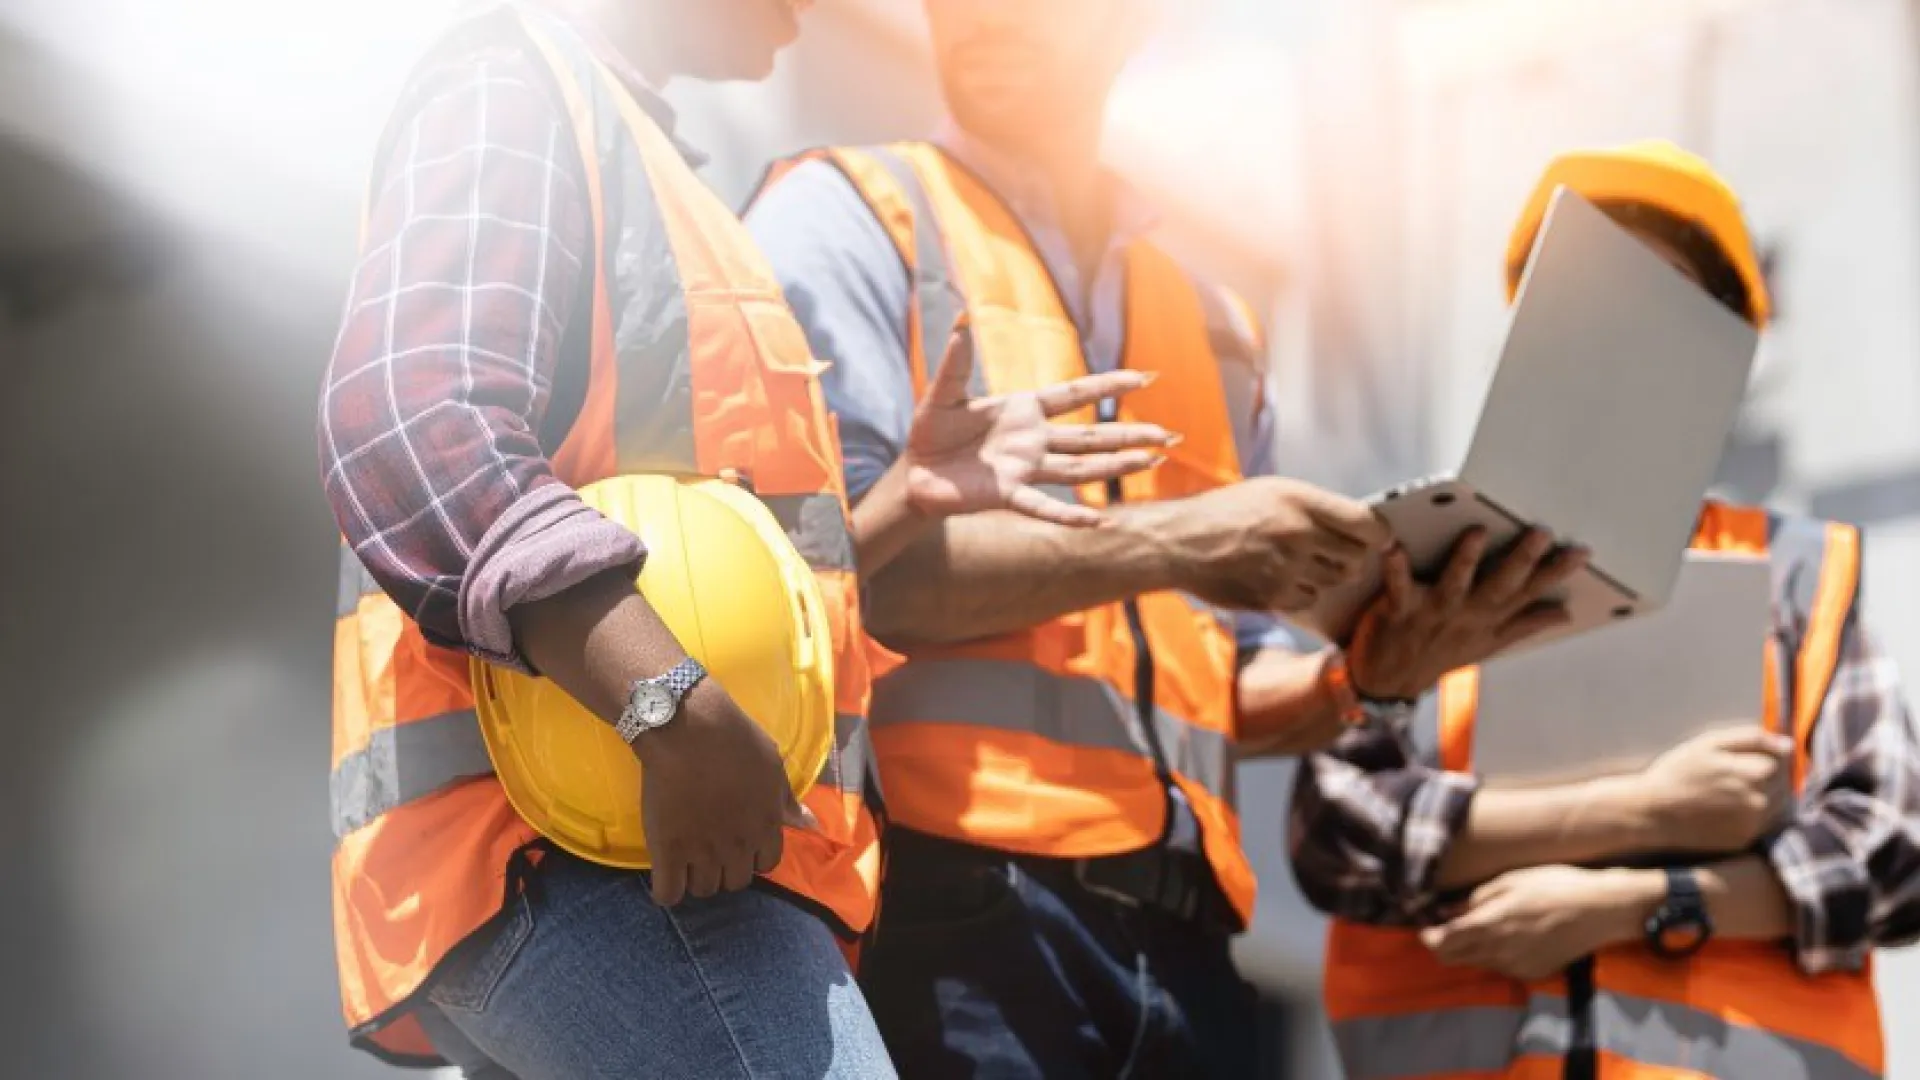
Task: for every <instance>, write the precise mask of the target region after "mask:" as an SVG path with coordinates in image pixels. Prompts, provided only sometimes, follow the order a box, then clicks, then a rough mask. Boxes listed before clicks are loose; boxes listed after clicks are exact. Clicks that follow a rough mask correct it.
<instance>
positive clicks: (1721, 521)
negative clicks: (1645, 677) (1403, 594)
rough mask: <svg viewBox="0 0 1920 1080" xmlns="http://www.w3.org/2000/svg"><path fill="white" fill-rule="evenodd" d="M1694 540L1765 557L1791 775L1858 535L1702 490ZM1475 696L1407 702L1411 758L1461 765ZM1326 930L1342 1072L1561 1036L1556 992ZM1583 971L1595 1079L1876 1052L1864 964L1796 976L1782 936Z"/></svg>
mask: <svg viewBox="0 0 1920 1080" xmlns="http://www.w3.org/2000/svg"><path fill="white" fill-rule="evenodd" d="M1694 547H1695V548H1696V549H1698V550H1706V551H1738V552H1746V553H1751V554H1763V555H1765V556H1767V557H1768V559H1769V561H1770V562H1771V564H1772V567H1773V592H1774V598H1775V599H1774V607H1775V614H1776V620H1775V621H1776V627H1775V631H1774V635H1773V637H1774V640H1773V642H1771V643H1770V644H1769V646H1768V647H1769V652H1770V653H1777V654H1778V655H1777V656H1775V655H1770V656H1769V658H1768V664H1767V670H1768V680H1769V684H1770V685H1769V686H1768V688H1767V696H1766V700H1767V702H1768V708H1767V711H1768V715H1767V716H1766V717H1765V722H1766V723H1767V724H1768V726H1769V727H1771V728H1772V729H1773V730H1777V731H1783V732H1789V733H1791V734H1792V735H1793V738H1794V742H1795V752H1794V767H1793V773H1794V789H1795V790H1796V791H1798V790H1799V788H1800V785H1801V784H1802V782H1803V781H1804V778H1805V776H1806V771H1807V756H1808V752H1809V746H1810V743H1811V738H1812V732H1813V724H1814V722H1815V721H1816V720H1817V719H1818V716H1819V712H1820V708H1821V704H1822V702H1823V701H1824V700H1825V697H1826V692H1827V688H1828V685H1829V684H1830V683H1831V681H1832V678H1833V673H1834V667H1835V664H1836V662H1837V657H1838V652H1839V639H1840V634H1841V631H1842V630H1843V628H1844V627H1845V625H1846V624H1847V622H1848V620H1849V619H1850V618H1851V612H1852V610H1853V607H1854V605H1855V603H1856V602H1857V599H1858V597H1857V594H1858V575H1859V559H1860V545H1859V534H1858V533H1857V532H1856V531H1855V530H1853V529H1852V528H1850V527H1848V526H1844V525H1834V524H1828V523H1824V522H1817V521H1807V520H1800V519H1792V518H1780V517H1775V516H1772V515H1768V514H1766V513H1765V512H1763V511H1759V510H1750V509H1744V508H1739V507H1730V506H1724V505H1720V504H1715V503H1709V504H1708V505H1707V506H1706V508H1705V509H1704V510H1703V512H1702V514H1701V520H1700V524H1699V528H1698V530H1697V531H1696V534H1695V537H1694ZM1476 695H1477V672H1475V671H1474V670H1473V669H1467V670H1465V671H1461V672H1455V673H1454V674H1452V675H1449V676H1448V677H1447V678H1446V679H1445V680H1443V681H1442V684H1441V687H1440V692H1439V693H1438V694H1430V695H1428V696H1427V697H1426V698H1425V699H1424V700H1423V701H1422V702H1421V707H1420V709H1419V710H1418V711H1417V712H1416V714H1415V718H1414V720H1413V722H1412V726H1411V730H1410V731H1409V732H1408V733H1407V738H1408V741H1409V750H1410V752H1411V754H1412V755H1413V757H1414V759H1415V760H1417V761H1418V762H1420V763H1421V764H1422V765H1423V766H1425V767H1428V768H1442V769H1447V770H1450V771H1455V772H1466V771H1471V768H1472V760H1471V750H1472V705H1473V701H1474V700H1475V697H1476ZM1331 935H1332V936H1331V938H1330V940H1329V942H1328V965H1327V969H1326V1006H1327V1011H1328V1015H1329V1017H1330V1019H1331V1021H1332V1026H1333V1030H1334V1035H1335V1041H1336V1043H1337V1045H1338V1047H1339V1049H1340V1055H1341V1061H1342V1064H1343V1066H1344V1067H1345V1069H1346V1071H1347V1074H1348V1075H1349V1076H1350V1077H1353V1078H1354V1080H1368V1078H1386V1077H1395V1078H1413V1077H1419V1078H1426V1080H1439V1078H1455V1077H1466V1076H1473V1077H1483V1076H1493V1075H1505V1076H1520V1075H1524V1076H1532V1075H1535V1073H1534V1072H1533V1071H1530V1070H1527V1069H1524V1068H1523V1069H1519V1070H1518V1071H1515V1070H1514V1067H1515V1065H1516V1063H1517V1062H1520V1061H1521V1060H1522V1059H1523V1058H1530V1057H1533V1058H1557V1057H1560V1056H1564V1055H1565V1054H1566V1053H1567V1052H1568V1051H1569V1049H1570V1046H1571V1044H1570V1021H1569V1020H1568V1017H1567V1015H1566V1001H1565V998H1563V997H1560V996H1558V995H1556V994H1550V993H1539V992H1534V993H1531V994H1529V992H1528V990H1527V988H1526V987H1523V986H1521V985H1520V984H1518V983H1514V982H1511V981H1508V980H1505V979H1501V978H1499V977H1498V976H1494V975H1491V974H1488V973H1484V972H1461V971H1459V970H1457V969H1447V968H1442V967H1440V966H1439V965H1438V963H1437V962H1436V961H1435V960H1434V959H1433V958H1432V956H1431V954H1430V953H1429V952H1428V951H1427V950H1426V949H1425V947H1424V946H1422V945H1421V944H1420V942H1419V939H1418V938H1417V937H1416V936H1415V935H1414V934H1413V933H1412V932H1411V931H1408V930H1401V929H1392V928H1380V927H1361V926H1357V925H1355V924H1351V923H1346V922H1342V921H1340V920H1335V922H1334V924H1333V927H1332V929H1331ZM1555 985H1557V984H1555ZM1595 988H1596V992H1595V995H1594V1005H1593V1013H1592V1016H1591V1019H1592V1023H1593V1032H1594V1041H1595V1044H1596V1047H1597V1050H1598V1053H1599V1059H1598V1061H1599V1070H1600V1072H1599V1075H1600V1078H1601V1080H1607V1078H1608V1077H1610V1076H1615V1075H1618V1076H1621V1077H1623V1078H1624V1077H1628V1076H1631V1077H1633V1078H1635V1080H1640V1078H1646V1077H1666V1076H1672V1077H1674V1078H1675V1080H1683V1078H1684V1080H1697V1078H1700V1077H1711V1078H1714V1080H1747V1078H1749V1077H1768V1078H1773V1077H1782V1078H1800V1077H1804V1078H1808V1080H1827V1078H1834V1080H1856V1078H1858V1080H1867V1078H1872V1077H1876V1076H1878V1075H1879V1074H1880V1070H1881V1068H1882V1067H1883V1066H1882V1047H1881V1036H1880V1030H1879V1024H1880V1020H1879V1012H1878V1006H1877V1003H1876V1000H1875V994H1874V988H1873V982H1872V978H1871V975H1870V973H1868V972H1861V973H1835V974H1829V975H1822V976H1817V977H1811V976H1806V975H1803V974H1801V973H1800V972H1799V970H1798V969H1797V968H1795V967H1794V966H1793V962H1792V959H1791V958H1790V956H1789V955H1788V954H1787V953H1786V952H1785V951H1784V950H1780V949H1778V948H1775V947H1773V946H1757V945H1754V944H1751V943H1742V942H1714V943H1711V944H1709V945H1708V946H1707V948H1706V949H1704V950H1703V951H1701V952H1700V953H1699V954H1697V955H1696V956H1694V957H1692V958H1691V959H1689V960H1688V961H1686V963H1685V964H1684V965H1674V964H1670V963H1667V962H1665V961H1660V960H1656V959H1654V958H1652V957H1651V956H1650V955H1649V954H1647V953H1646V952H1645V951H1644V950H1643V949H1641V948H1639V947H1638V946H1622V947H1617V948H1614V949H1610V950H1607V951H1605V952H1603V953H1601V954H1600V955H1599V957H1598V958H1597V960H1596V963H1595ZM1735 998H1738V999H1739V1000H1733V999H1735ZM1717 1010H1718V1011H1717ZM1616 1065H1617V1066H1618V1068H1619V1071H1617V1072H1616V1070H1615V1068H1614V1066H1616ZM1557 1067H1558V1066H1557V1064H1556V1065H1555V1068H1556V1069H1557ZM1664 1070H1671V1071H1670V1072H1669V1071H1664ZM1555 1075H1558V1074H1557V1072H1556V1073H1555Z"/></svg>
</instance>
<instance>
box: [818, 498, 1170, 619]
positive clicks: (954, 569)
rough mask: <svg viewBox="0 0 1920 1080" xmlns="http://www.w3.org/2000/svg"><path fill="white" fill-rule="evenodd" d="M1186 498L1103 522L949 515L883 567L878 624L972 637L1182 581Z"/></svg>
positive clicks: (1124, 510)
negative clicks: (1180, 516) (1179, 532)
mask: <svg viewBox="0 0 1920 1080" xmlns="http://www.w3.org/2000/svg"><path fill="white" fill-rule="evenodd" d="M869 497H871V496H869ZM863 505H864V501H863ZM1179 505H1180V504H1179V503H1158V504H1152V505H1144V506H1131V507H1117V508H1115V509H1113V510H1112V511H1110V518H1109V520H1110V524H1109V525H1108V527H1106V528H1100V529H1074V528H1067V527H1064V526H1059V525H1051V524H1048V523H1045V522H1040V521H1035V520H1033V519H1032V518H1028V517H1024V516H1022V515H1019V514H1015V513H1010V512H994V513H986V514H971V515H967V516H964V517H956V518H949V519H947V520H944V521H941V522H939V523H937V524H936V525H934V526H932V527H930V528H929V529H928V531H927V533H926V534H925V535H924V536H922V537H920V538H919V539H917V540H914V541H913V542H911V543H909V544H907V545H905V546H904V548H903V550H900V551H899V552H898V553H897V554H896V555H895V557H894V558H893V559H892V560H891V561H890V562H888V563H887V564H886V565H885V567H884V569H881V570H879V571H877V572H876V573H875V574H874V576H873V578H872V589H871V594H870V595H871V600H870V605H869V609H868V619H867V621H868V625H869V627H870V629H871V630H872V631H873V633H874V635H875V636H876V637H879V638H880V639H882V640H884V641H888V642H890V643H895V644H902V645H925V644H944V643H949V642H956V641H972V640H976V639H979V638H984V637H992V636H995V635H998V634H1007V633H1012V632H1014V631H1018V630H1025V629H1027V628H1029V627H1033V626H1037V625H1039V624H1040V623H1043V622H1046V621H1048V620H1050V619H1056V618H1059V617H1060V616H1062V615H1066V614H1070V613H1072V612H1075V611H1084V610H1086V609H1087V608H1090V607H1097V606H1099V605H1101V604H1109V603H1113V602H1115V601H1118V600H1124V599H1126V598H1128V597H1131V596H1136V595H1138V594H1140V593H1146V592H1156V591H1159V590H1163V589H1171V588H1178V587H1179V586H1180V584H1181V577H1182V575H1181V571H1180V569H1179V560H1178V559H1177V558H1176V557H1175V552H1174V547H1173V544H1172V543H1170V542H1169V540H1168V536H1169V534H1170V533H1171V532H1172V527H1173V524H1174V522H1175V521H1176V520H1177V518H1176V515H1177V513H1178V511H1177V507H1178V506H1179ZM860 528H861V526H860V525H859V523H858V522H857V521H856V524H855V532H856V535H858V534H859V532H860ZM863 554H864V553H863Z"/></svg>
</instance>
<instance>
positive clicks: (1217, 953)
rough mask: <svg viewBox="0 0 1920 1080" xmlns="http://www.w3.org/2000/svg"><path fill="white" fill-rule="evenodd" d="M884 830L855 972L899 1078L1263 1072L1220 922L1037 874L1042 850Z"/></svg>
mask: <svg viewBox="0 0 1920 1080" xmlns="http://www.w3.org/2000/svg"><path fill="white" fill-rule="evenodd" d="M889 839H890V842H891V843H892V845H893V846H892V848H891V851H892V855H891V859H890V861H889V864H888V867H887V881H886V884H885V886H884V889H885V892H884V900H885V902H884V904H883V906H882V908H881V918H880V925H879V930H878V933H877V935H876V937H875V939H874V941H873V944H872V945H871V946H870V947H869V948H868V949H867V952H866V954H865V955H864V956H863V957H862V960H861V968H860V981H861V984H862V985H863V986H864V987H865V988H866V991H867V1000H868V1001H870V1002H872V1003H873V1011H874V1017H875V1019H877V1020H878V1021H879V1023H880V1031H881V1033H882V1034H883V1035H885V1036H886V1040H887V1048H888V1049H889V1050H890V1051H891V1052H892V1054H893V1060H894V1061H895V1062H896V1063H898V1065H899V1067H900V1071H901V1073H902V1074H903V1075H905V1076H908V1077H911V1078H912V1080H948V1078H952V1080H963V1078H964V1080H972V1078H976V1077H979V1078H988V1077H990V1078H993V1080H1003V1078H1004V1080H1027V1078H1034V1080H1039V1078H1045V1080H1115V1078H1120V1077H1131V1078H1136V1080H1177V1078H1185V1077H1206V1078H1216V1077H1217V1078H1222V1080H1241V1078H1244V1077H1249V1076H1253V1075H1256V1073H1257V1070H1258V1069H1259V1067H1260V1066H1259V1060H1260V1058H1259V1037H1258V1031H1257V1028H1256V1025H1257V1024H1258V1022H1259V1015H1258V1009H1259V999H1258V996H1257V995H1256V994H1255V993H1254V991H1253V989H1252V987H1250V986H1248V985H1247V983H1246V981H1245V980H1243V979H1242V978H1241V977H1240V974H1239V972H1238V971H1237V970H1236V969H1235V968H1234V966H1233V959H1232V957H1231V955H1230V954H1229V951H1228V945H1229V941H1230V938H1229V937H1228V936H1227V935H1226V934H1225V933H1222V932H1218V931H1214V930H1208V929H1204V928H1202V927H1201V926H1199V925H1197V924H1194V923H1192V922H1182V921H1180V920H1178V919H1175V918H1173V917H1172V916H1170V915H1165V914H1162V913H1160V912H1158V911H1155V910H1151V909H1147V908H1140V907H1129V906H1125V905H1123V904H1121V903H1120V902H1118V901H1114V900H1111V899H1107V898H1105V897H1101V896H1098V895H1095V894H1092V893H1089V892H1087V891H1085V890H1084V889H1082V888H1079V887H1077V886H1075V885H1073V884H1072V883H1071V882H1070V881H1067V882H1063V881H1060V880H1059V877H1058V876H1056V875H1054V874H1051V873H1047V874H1043V875H1041V876H1036V873H1037V872H1039V871H1041V870H1043V869H1047V868H1046V867H1045V866H1043V864H1042V861H1041V860H1029V859H1019V858H1014V857H1010V856H1008V855H1005V854H1002V853H999V852H993V851H988V850H985V849H981V848H965V847H962V846H960V845H952V844H944V843H943V842H933V843H932V844H928V843H925V842H920V843H916V842H915V841H916V839H917V838H915V837H913V836H912V834H907V833H903V832H899V831H896V832H895V833H894V834H893V836H892V837H890V838H889ZM1042 877H1045V878H1046V880H1042Z"/></svg>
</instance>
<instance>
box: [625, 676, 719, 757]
mask: <svg viewBox="0 0 1920 1080" xmlns="http://www.w3.org/2000/svg"><path fill="white" fill-rule="evenodd" d="M706 677H707V669H706V668H704V667H701V666H700V661H698V660H695V659H694V658H693V657H691V656H689V657H687V658H686V659H685V660H682V661H680V662H679V663H678V664H675V665H674V666H673V670H672V671H669V672H667V673H666V674H665V675H655V676H654V677H653V678H651V679H639V680H636V681H635V682H634V684H633V686H632V687H631V688H630V689H628V691H627V706H626V708H624V709H621V710H620V722H619V723H617V724H615V725H614V726H613V729H614V730H615V731H617V732H619V733H620V738H621V739H623V740H624V741H626V742H632V741H633V740H635V739H637V738H639V737H640V736H642V735H645V734H646V733H647V732H649V731H655V730H657V729H659V728H663V727H666V726H667V724H668V723H669V722H671V721H672V720H673V718H674V717H675V716H678V715H679V714H680V703H681V702H682V701H685V700H686V697H687V695H688V694H689V693H691V692H692V691H693V688H694V687H696V686H699V685H700V680H702V679H704V678H706Z"/></svg>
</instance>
